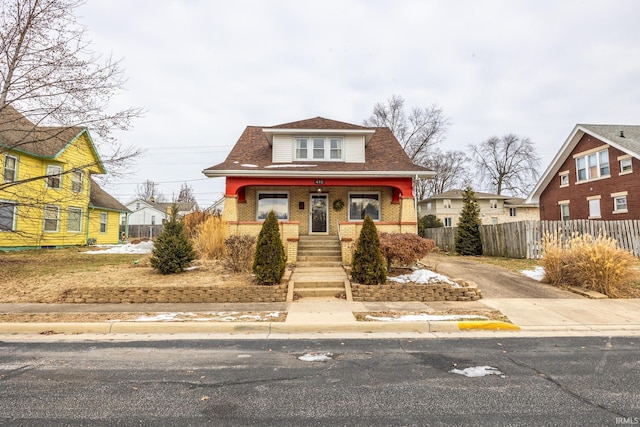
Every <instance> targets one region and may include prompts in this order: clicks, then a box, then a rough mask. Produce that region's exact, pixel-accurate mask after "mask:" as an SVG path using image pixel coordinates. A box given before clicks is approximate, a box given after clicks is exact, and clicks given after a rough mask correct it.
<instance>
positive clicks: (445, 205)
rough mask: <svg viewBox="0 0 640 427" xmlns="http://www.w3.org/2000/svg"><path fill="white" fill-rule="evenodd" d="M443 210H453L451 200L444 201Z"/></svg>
mask: <svg viewBox="0 0 640 427" xmlns="http://www.w3.org/2000/svg"><path fill="white" fill-rule="evenodd" d="M442 208H443V209H451V199H442Z"/></svg>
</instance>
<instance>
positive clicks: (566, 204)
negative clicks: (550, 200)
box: [558, 200, 571, 221]
mask: <svg viewBox="0 0 640 427" xmlns="http://www.w3.org/2000/svg"><path fill="white" fill-rule="evenodd" d="M558 206H559V207H560V221H569V220H570V219H571V210H570V209H569V201H568V200H562V201H560V202H558ZM565 209H566V215H565V212H564V210H565ZM565 216H566V217H565Z"/></svg>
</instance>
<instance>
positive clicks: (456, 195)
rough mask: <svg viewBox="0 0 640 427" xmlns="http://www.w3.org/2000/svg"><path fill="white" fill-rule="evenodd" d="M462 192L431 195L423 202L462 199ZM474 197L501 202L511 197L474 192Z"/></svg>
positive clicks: (453, 191)
mask: <svg viewBox="0 0 640 427" xmlns="http://www.w3.org/2000/svg"><path fill="white" fill-rule="evenodd" d="M463 192H464V191H463V190H450V191H445V192H444V193H440V194H436V195H433V196H431V197H429V198H428V199H425V200H429V199H462V193H463ZM474 193H475V195H476V197H477V198H478V199H502V200H506V199H512V198H513V197H512V196H505V195H500V194H493V193H482V192H480V191H474Z"/></svg>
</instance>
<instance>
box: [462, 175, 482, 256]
mask: <svg viewBox="0 0 640 427" xmlns="http://www.w3.org/2000/svg"><path fill="white" fill-rule="evenodd" d="M462 203H463V206H462V212H461V214H460V219H459V220H458V233H457V235H456V252H458V253H459V254H460V255H482V240H481V238H480V225H481V224H482V222H481V221H480V206H479V204H478V199H477V197H476V193H475V192H474V191H473V190H472V189H471V187H467V188H466V189H465V190H464V191H463V192H462Z"/></svg>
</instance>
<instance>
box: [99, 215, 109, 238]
mask: <svg viewBox="0 0 640 427" xmlns="http://www.w3.org/2000/svg"><path fill="white" fill-rule="evenodd" d="M107 218H108V216H107V213H106V212H100V232H101V233H106V232H107Z"/></svg>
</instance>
